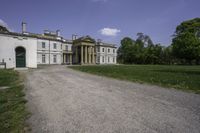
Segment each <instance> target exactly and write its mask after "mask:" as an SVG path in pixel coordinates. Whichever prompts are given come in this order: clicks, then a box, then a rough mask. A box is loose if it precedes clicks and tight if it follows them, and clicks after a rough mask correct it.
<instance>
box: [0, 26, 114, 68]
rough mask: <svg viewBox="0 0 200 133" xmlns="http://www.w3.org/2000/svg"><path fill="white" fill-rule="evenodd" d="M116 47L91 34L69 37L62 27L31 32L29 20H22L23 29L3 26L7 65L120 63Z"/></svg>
mask: <svg viewBox="0 0 200 133" xmlns="http://www.w3.org/2000/svg"><path fill="white" fill-rule="evenodd" d="M99 49H101V50H100V51H99ZM103 49H104V50H105V52H103V51H102V50H103ZM111 51H112V52H111ZM116 51H117V47H115V46H114V45H111V44H106V43H103V42H98V41H95V39H93V38H91V37H90V36H84V37H80V38H77V39H76V38H75V39H72V40H69V39H65V38H64V37H62V36H61V35H60V31H59V30H57V31H56V32H52V31H48V30H45V31H44V33H43V34H35V33H30V32H27V30H26V23H22V33H16V32H10V31H9V30H8V29H7V28H5V27H3V26H0V62H5V63H6V65H7V68H16V67H27V68H37V65H38V64H44V65H45V64H46V65H48V64H66V65H68V64H71V65H72V64H80V65H84V64H88V65H89V64H116V56H117V55H116Z"/></svg>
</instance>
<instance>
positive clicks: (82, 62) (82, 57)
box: [81, 45, 83, 64]
mask: <svg viewBox="0 0 200 133" xmlns="http://www.w3.org/2000/svg"><path fill="white" fill-rule="evenodd" d="M81 64H83V45H81Z"/></svg>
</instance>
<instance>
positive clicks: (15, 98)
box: [0, 69, 28, 133]
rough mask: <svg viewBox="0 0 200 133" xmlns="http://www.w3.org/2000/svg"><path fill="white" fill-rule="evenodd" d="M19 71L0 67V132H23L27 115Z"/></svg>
mask: <svg viewBox="0 0 200 133" xmlns="http://www.w3.org/2000/svg"><path fill="white" fill-rule="evenodd" d="M21 83H22V81H20V78H19V73H18V72H16V71H13V70H2V69H0V132H2V133H10V132H12V133H19V132H24V127H25V120H26V118H27V116H28V112H27V111H26V108H25V104H26V100H25V99H24V96H25V94H24V92H23V88H24V86H23V85H22V84H21Z"/></svg>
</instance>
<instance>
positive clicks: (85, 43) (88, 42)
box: [73, 36, 96, 64]
mask: <svg viewBox="0 0 200 133" xmlns="http://www.w3.org/2000/svg"><path fill="white" fill-rule="evenodd" d="M73 47H74V49H75V52H74V53H75V58H74V61H73V63H75V64H95V60H96V56H95V55H96V53H95V40H94V39H92V38H90V37H89V36H86V37H82V38H79V39H77V40H74V46H73Z"/></svg>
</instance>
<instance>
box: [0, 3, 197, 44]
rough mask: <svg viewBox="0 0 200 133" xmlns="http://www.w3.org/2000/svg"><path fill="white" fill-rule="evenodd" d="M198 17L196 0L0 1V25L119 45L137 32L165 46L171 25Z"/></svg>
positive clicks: (173, 27)
mask: <svg viewBox="0 0 200 133" xmlns="http://www.w3.org/2000/svg"><path fill="white" fill-rule="evenodd" d="M195 17H200V0H1V4H0V24H4V25H7V26H8V27H9V29H11V30H13V31H15V32H21V22H22V21H25V22H26V23H27V30H28V31H29V32H34V33H43V30H44V29H49V30H54V31H55V30H57V29H60V30H61V34H62V36H64V37H65V38H68V39H71V35H72V34H77V35H78V36H79V37H80V36H82V35H90V36H92V37H94V38H96V39H102V40H104V41H106V42H111V43H116V44H118V45H119V44H120V40H121V39H122V38H123V37H126V36H128V37H131V38H133V39H136V34H137V33H138V32H143V33H145V34H147V35H149V36H150V37H151V38H152V40H153V42H154V43H161V44H163V45H169V44H170V43H171V35H172V34H173V33H174V31H175V28H176V26H177V25H178V24H180V23H181V22H182V21H184V20H188V19H192V18H195Z"/></svg>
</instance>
